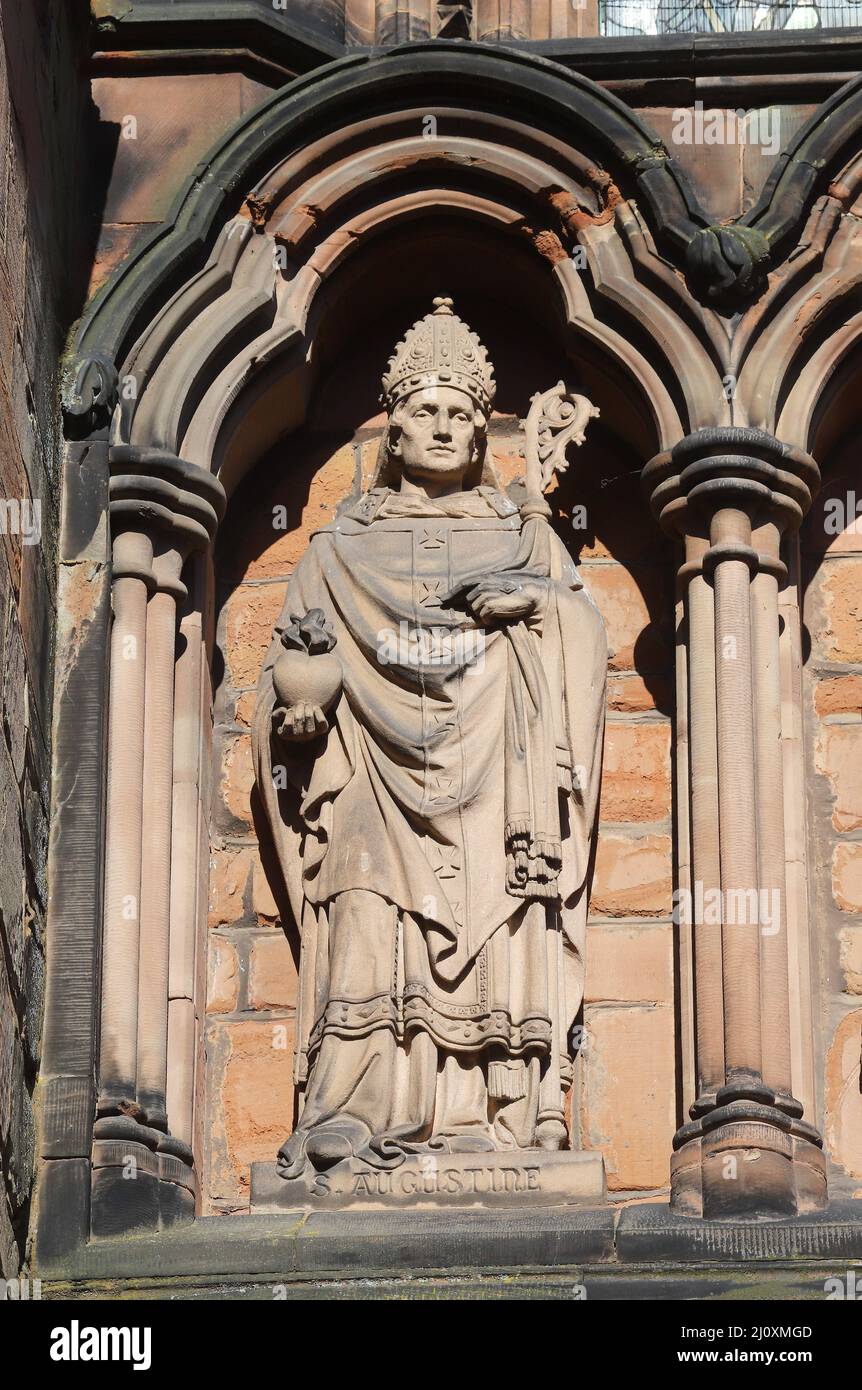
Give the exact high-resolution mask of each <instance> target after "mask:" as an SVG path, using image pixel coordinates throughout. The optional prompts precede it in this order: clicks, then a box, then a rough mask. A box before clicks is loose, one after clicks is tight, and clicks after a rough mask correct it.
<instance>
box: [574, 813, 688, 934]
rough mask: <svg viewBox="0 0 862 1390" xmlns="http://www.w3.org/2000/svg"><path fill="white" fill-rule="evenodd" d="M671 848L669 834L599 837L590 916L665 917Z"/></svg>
mask: <svg viewBox="0 0 862 1390" xmlns="http://www.w3.org/2000/svg"><path fill="white" fill-rule="evenodd" d="M671 874H672V847H671V841H670V837H669V836H667V835H638V836H627V835H620V834H615V833H613V832H612V831H608V830H605V831H604V832H603V834H602V835H600V837H599V844H598V850H597V853H596V871H595V878H594V880H593V893H592V899H591V902H590V911H591V914H593V915H595V914H598V915H600V916H604V917H663V916H667V915H668V914H669V913H670V911H671V906H672V904H671V895H672V891H673V883H672V877H671Z"/></svg>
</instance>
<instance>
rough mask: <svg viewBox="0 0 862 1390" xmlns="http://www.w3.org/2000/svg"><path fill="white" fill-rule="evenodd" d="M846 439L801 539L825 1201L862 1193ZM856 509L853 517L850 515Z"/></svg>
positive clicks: (852, 573)
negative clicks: (827, 1176)
mask: <svg viewBox="0 0 862 1390" xmlns="http://www.w3.org/2000/svg"><path fill="white" fill-rule="evenodd" d="M860 444H862V439H860V436H859V434H858V432H856V433H854V434H852V435H851V436H850V437H849V438H848V439H847V441H846V443H845V445H844V447H843V448H842V450H841V451H840V453H839V455H838V457H837V458H835V459H833V460H832V461H831V462H830V463H829V464H828V465H827V467H826V469H825V478H824V486H823V490H822V492H821V494H820V496H819V497H818V499H817V501H816V503H815V506H814V508H813V509H812V512H811V515H810V516H809V518H808V520H807V522H806V524H805V528H804V531H803V535H802V554H803V564H802V573H803V580H804V584H805V606H804V610H803V611H804V619H805V639H806V643H807V644H809V651H808V659H807V663H806V681H805V708H804V711H803V713H804V717H805V720H806V724H807V737H806V748H807V757H808V767H809V844H810V864H811V908H812V914H811V915H812V922H813V925H814V932H815V950H816V964H817V968H818V972H819V975H820V982H821V998H820V1007H819V1010H816V1018H817V1024H818V1039H817V1041H818V1044H819V1050H820V1052H821V1054H822V1057H823V1062H822V1067H821V1076H820V1083H821V1084H820V1096H819V1103H820V1109H821V1122H822V1124H823V1128H824V1138H825V1141H826V1147H827V1152H828V1154H829V1156H830V1158H831V1160H832V1162H833V1165H834V1172H833V1175H832V1178H831V1187H832V1192H833V1196H839V1195H850V1194H855V1195H857V1196H858V1195H859V1194H860V1193H862V1094H860V1091H862V1084H860V1054H862V468H860V465H859V457H860ZM857 498H858V504H859V515H858V516H857V515H856V514H855V506H856V499H857Z"/></svg>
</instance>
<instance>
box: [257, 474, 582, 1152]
mask: <svg viewBox="0 0 862 1390" xmlns="http://www.w3.org/2000/svg"><path fill="white" fill-rule="evenodd" d="M500 571H505V572H507V573H521V574H524V575H528V576H541V577H543V578H546V579H548V580H550V583H549V585H548V587H547V604H546V605H545V606H544V610H543V611H542V612H540V613H537V614H535V615H534V616H533V617H531V618H530V619H529V620H527V621H518V622H512V623H505V624H504V623H499V624H494V625H492V626H490V627H489V628H487V629H484V628H481V627H480V626H479V625H478V624H477V623H476V622H475V620H474V619H473V618H472V616H470V614H469V612H468V610H467V609H466V607H465V606H464V604H463V600H462V599H460V598H459V596H458V595H455V597H450V595H451V593H452V591H453V590H454V589H455V588H456V587H457V586H461V585H463V584H466V583H467V581H469V580H470V579H471V578H473V579H474V580H475V579H478V578H481V577H484V576H487V575H489V574H492V573H497V572H500ZM311 608H320V609H322V610H323V612H324V614H325V617H326V620H327V622H329V623H330V624H331V625H332V629H333V631H334V633H335V636H336V638H337V645H336V648H335V651H336V653H337V655H338V656H339V657H340V659H341V663H342V666H343V671H344V688H343V691H342V693H341V695H340V697H339V700H338V703H337V704H336V706H335V708H334V709H333V710H332V711H331V712H330V714H329V723H330V728H329V731H328V733H327V734H326V735H325V736H324V737H323V738H321V739H318V740H315V741H314V742H312V743H308V744H295V743H289V742H286V741H285V742H282V741H281V740H279V739H278V738H277V737H276V736H274V735H273V734H272V710H273V706H274V703H275V697H274V692H273V686H272V674H271V673H272V667H273V664H274V661H275V659H276V657H277V655H278V652H279V650H280V648H279V641H278V639H279V634H280V632H281V630H283V627H284V626H285V625H286V624H287V623H289V622H290V615H291V614H302V613H304V612H306V611H307V610H308V609H311ZM606 665H607V652H606V642H605V634H604V627H603V624H602V620H601V617H600V615H599V613H598V611H597V609H596V608H595V605H594V604H593V602H592V600H591V598H590V597H589V595H588V594H587V592H586V590H585V589H584V587H583V584H582V582H581V580H580V578H579V576H578V573H577V569H576V567H575V565H574V564H573V562H572V560H571V558H570V557H569V556H568V554H567V553H566V551H565V550H564V548H563V546H562V545H561V544H560V542H559V540H558V539H557V537H556V536H555V535H554V533H553V532H552V531H551V530H550V528H549V527H548V526H547V525H546V524H545V523H544V521H542V520H541V519H535V518H534V519H532V520H528V521H526V522H522V519H521V516H520V514H519V512H518V510H517V508H516V507H515V506H514V504H513V503H512V502H511V501H510V500H509V499H508V498H507V497H506V496H504V495H503V494H502V493H500V492H498V491H496V490H495V489H493V488H490V487H480V488H476V489H473V490H471V491H468V492H464V493H461V494H458V495H457V496H454V497H452V496H450V497H445V498H442V499H438V500H436V501H432V500H428V499H427V498H424V497H416V496H414V495H404V494H401V493H398V492H392V491H390V490H389V489H388V488H379V489H375V490H374V491H372V492H370V493H367V494H366V495H365V496H364V497H363V498H362V499H361V500H360V501H359V502H358V503H356V504H354V505H352V506H350V507H348V508H347V509H346V510H345V511H344V512H343V513H342V514H341V515H340V516H339V517H338V519H337V520H336V521H334V522H333V523H332V524H331V525H329V526H326V527H324V528H323V529H322V530H320V531H318V532H317V533H316V534H315V535H314V537H313V538H312V540H311V543H310V545H309V548H308V550H307V552H306V554H305V555H304V557H303V559H302V561H301V562H300V564H299V565H298V567H297V569H296V572H295V573H294V575H293V577H292V579H291V581H290V584H289V586H288V592H287V598H286V602H285V606H284V610H283V613H282V616H281V618H280V620H279V624H278V625H277V627H276V633H275V639H274V642H273V646H272V648H271V650H270V653H269V655H268V657H267V661H266V663H265V666H264V669H263V672H262V676H261V683H260V689H259V698H258V705H257V711H256V716H255V728H254V748H255V760H256V772H257V778H258V785H259V788H260V793H261V796H262V800H263V803H264V807H265V810H266V814H267V818H268V820H269V822H270V825H271V826H272V828H273V832H274V837H275V842H276V850H277V853H278V858H279V861H280V864H281V867H282V871H283V873H284V878H285V883H286V886H287V890H288V894H289V899H290V903H291V907H292V910H293V913H294V916H295V919H296V922H297V924H298V926H299V930H300V934H301V952H300V998H299V1006H298V1036H297V1060H296V1079H297V1082H298V1084H299V1085H300V1087H304V1104H303V1108H302V1112H301V1115H300V1119H299V1124H298V1127H297V1131H296V1133H295V1134H294V1135H293V1136H292V1138H291V1139H290V1140H289V1141H288V1143H287V1145H286V1146H285V1149H283V1150H282V1171H284V1172H285V1174H286V1175H288V1176H290V1175H293V1174H294V1173H296V1172H299V1171H300V1170H301V1168H302V1167H303V1165H304V1162H305V1157H304V1152H305V1144H306V1141H307V1137H308V1135H309V1134H310V1133H311V1132H312V1131H314V1130H315V1129H317V1128H318V1127H321V1126H324V1127H327V1126H328V1127H333V1126H334V1127H336V1128H337V1129H338V1131H339V1133H341V1134H343V1135H347V1136H348V1138H349V1142H350V1144H351V1148H352V1151H353V1152H354V1154H356V1155H357V1156H361V1157H362V1158H363V1159H365V1160H366V1161H368V1162H371V1163H375V1164H378V1165H384V1164H391V1163H397V1162H399V1161H401V1158H402V1156H403V1154H404V1153H405V1152H407V1151H412V1150H416V1149H426V1148H430V1149H434V1148H440V1149H451V1150H457V1149H471V1148H477V1149H481V1148H489V1149H490V1148H530V1147H535V1146H537V1145H540V1144H542V1145H545V1146H546V1147H559V1146H560V1144H561V1143H562V1142H563V1140H564V1137H565V1129H564V1126H563V1099H564V1091H565V1088H566V1086H567V1085H568V1084H569V1082H570V1080H571V1069H572V1062H571V1055H570V1047H569V1034H570V1030H571V1026H572V1023H573V1020H574V1018H575V1015H576V1014H577V1011H578V1009H579V1007H580V1004H581V998H582V982H583V965H582V956H583V944H584V931H585V922H586V910H587V874H588V865H589V859H590V847H591V838H592V832H593V823H594V818H595V811H596V801H597V794H598V786H599V779H600V762H601V743H602V731H603V727H604V700H605V678H606ZM279 769H285V770H286V778H285V776H279ZM285 780H287V786H286V787H285V786H284V783H285Z"/></svg>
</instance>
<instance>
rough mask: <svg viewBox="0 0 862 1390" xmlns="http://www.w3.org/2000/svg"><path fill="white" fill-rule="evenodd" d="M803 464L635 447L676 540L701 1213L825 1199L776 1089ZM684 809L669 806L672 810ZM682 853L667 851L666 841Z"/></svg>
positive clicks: (753, 445) (816, 1169)
mask: <svg viewBox="0 0 862 1390" xmlns="http://www.w3.org/2000/svg"><path fill="white" fill-rule="evenodd" d="M818 481H819V474H818V470H817V466H816V464H815V463H814V460H813V459H811V458H810V457H808V455H806V454H804V453H802V451H801V450H798V449H793V448H791V447H790V446H788V445H784V444H781V443H779V441H778V440H777V439H775V438H773V437H772V436H771V435H769V434H766V433H764V432H763V431H761V430H755V429H744V428H740V427H724V428H716V429H704V430H699V431H698V432H697V433H695V434H692V435H689V436H688V437H687V438H686V439H684V440H682V441H681V442H680V443H679V444H677V445H676V446H675V447H674V448H673V449H672V450H671V451H670V452H669V453H666V454H661V455H659V456H658V457H657V458H655V459H653V460H652V461H651V462H650V463H649V464H647V466H646V468H645V470H644V483H645V486H646V488H647V490H648V492H649V494H650V497H651V501H652V506H653V510H654V512H655V514H656V516H657V517H658V519H659V521H660V523H661V524H662V526H663V527H664V528H665V529H666V530H667V531H668V532H669V533H670V534H672V535H674V536H675V537H677V538H679V539H680V540H681V541H682V542H683V544H684V546H685V560H684V563H683V564H682V566H681V568H680V572H679V580H680V586H681V590H682V593H683V596H684V601H685V605H686V615H687V631H688V662H687V670H688V690H687V692H686V695H687V703H688V735H689V808H688V809H689V823H690V836H691V844H690V847H686V848H687V849H688V848H690V853H691V865H692V870H691V879H692V885H691V899H690V901H685V902H681V903H680V911H681V912H691V915H692V925H693V935H694V956H695V961H694V989H695V1008H696V1049H697V1096H696V1099H695V1101H694V1103H693V1105H692V1107H691V1111H690V1115H691V1119H690V1122H689V1123H686V1124H684V1125H683V1126H682V1128H681V1129H680V1130H679V1132H678V1133H677V1135H676V1137H675V1139H674V1155H673V1160H672V1166H671V1194H672V1195H671V1200H672V1203H673V1205H674V1206H676V1207H677V1208H678V1209H679V1210H681V1211H685V1212H691V1213H694V1214H702V1215H704V1216H708V1217H721V1216H738V1215H775V1216H777V1215H794V1214H796V1213H798V1212H803V1211H810V1210H814V1209H816V1208H818V1207H820V1206H822V1205H824V1204H825V1200H826V1178H825V1163H824V1159H823V1153H822V1141H821V1139H820V1137H819V1135H818V1134H817V1132H816V1130H815V1129H814V1128H813V1126H811V1125H810V1124H808V1123H806V1122H805V1121H804V1120H803V1118H802V1105H801V1104H800V1102H799V1101H798V1100H796V1099H795V1098H794V1096H793V1094H792V1082H791V1072H790V1056H791V1036H790V1004H789V998H790V996H789V987H788V964H787V962H788V941H787V916H786V904H785V896H786V892H785V834H784V785H783V777H784V774H783V760H782V748H781V684H780V668H779V612H778V584H779V580H780V579H781V578H782V577H783V576H784V575H785V573H786V571H785V568H784V564H783V562H782V559H781V542H782V537H783V536H784V535H785V534H786V533H787V532H788V531H791V530H794V529H795V528H797V527H798V526H799V523H800V522H801V520H802V518H803V516H804V515H805V512H806V510H807V508H808V506H809V505H810V502H811V497H812V494H813V492H814V491H815V489H816V487H817V484H818ZM683 819H685V818H683ZM681 857H682V856H681Z"/></svg>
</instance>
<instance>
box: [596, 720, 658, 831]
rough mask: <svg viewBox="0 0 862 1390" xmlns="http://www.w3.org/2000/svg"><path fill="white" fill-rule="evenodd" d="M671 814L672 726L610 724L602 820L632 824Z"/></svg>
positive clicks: (603, 763)
mask: <svg viewBox="0 0 862 1390" xmlns="http://www.w3.org/2000/svg"><path fill="white" fill-rule="evenodd" d="M669 816H670V728H669V726H668V725H667V724H622V723H619V722H617V721H614V722H611V723H609V724H608V727H607V730H606V732H605V748H604V758H603V762H602V804H601V818H602V821H619V822H623V823H626V824H632V823H636V822H638V821H663V820H666V819H667V818H668V817H669Z"/></svg>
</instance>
